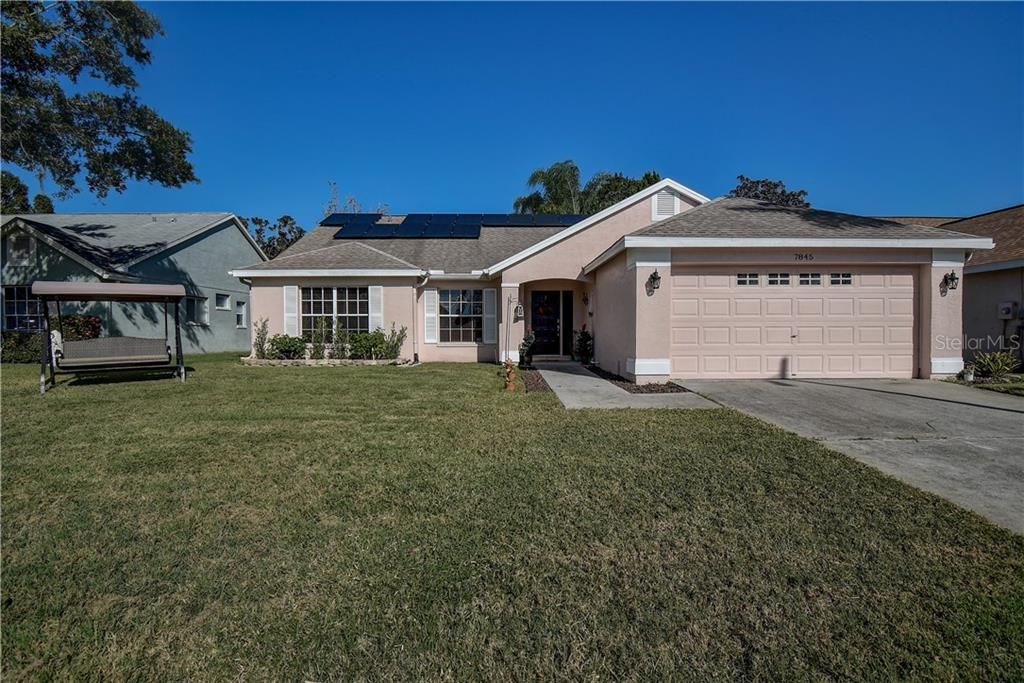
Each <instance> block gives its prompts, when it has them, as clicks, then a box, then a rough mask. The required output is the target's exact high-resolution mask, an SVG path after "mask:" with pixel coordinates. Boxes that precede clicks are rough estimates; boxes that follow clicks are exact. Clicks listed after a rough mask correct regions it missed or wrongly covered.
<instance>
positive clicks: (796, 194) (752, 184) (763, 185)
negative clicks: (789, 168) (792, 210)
mask: <svg viewBox="0 0 1024 683" xmlns="http://www.w3.org/2000/svg"><path fill="white" fill-rule="evenodd" d="M736 180H737V181H738V182H737V183H736V187H734V188H733V189H732V190H730V191H729V196H730V197H746V198H747V199H760V200H761V201H764V202H771V203H772V204H778V205H780V206H793V207H797V208H800V209H806V208H807V207H809V206H810V205H811V203H810V202H808V201H807V200H806V199H804V197H806V196H807V190H787V189H786V184H785V183H784V182H782V181H781V180H768V179H767V178H761V179H759V180H755V179H753V178H748V177H747V176H745V175H738V176H736Z"/></svg>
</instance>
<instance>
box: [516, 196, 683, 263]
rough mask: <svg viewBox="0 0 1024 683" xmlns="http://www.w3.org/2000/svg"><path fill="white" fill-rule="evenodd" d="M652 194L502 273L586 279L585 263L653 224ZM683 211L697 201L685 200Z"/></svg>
mask: <svg viewBox="0 0 1024 683" xmlns="http://www.w3.org/2000/svg"><path fill="white" fill-rule="evenodd" d="M652 201H653V199H652V198H647V199H644V200H642V201H640V202H637V203H636V204H633V205H632V206H628V207H626V208H624V209H622V210H621V211H619V212H617V213H614V214H612V215H611V216H608V217H607V218H605V219H604V220H602V221H599V222H598V223H595V224H593V225H591V226H590V227H588V228H586V229H585V230H582V231H580V232H578V233H576V234H575V235H572V236H571V237H568V238H566V239H564V240H562V241H561V242H558V243H557V244H554V245H552V246H550V247H548V248H547V249H545V250H544V251H541V252H538V253H537V254H534V255H533V256H531V257H530V258H528V259H526V260H525V261H520V262H519V263H517V264H515V265H514V266H511V267H510V268H508V269H506V270H505V271H504V272H503V273H502V278H503V279H504V281H505V282H519V283H523V282H529V281H531V280H542V279H551V278H564V279H569V280H575V279H585V277H584V276H583V267H584V266H586V265H587V264H588V263H590V262H591V261H593V260H594V259H595V258H597V257H598V256H600V255H601V254H602V253H603V252H604V251H605V250H606V249H608V248H609V247H610V246H612V244H614V243H615V241H616V240H618V239H619V238H620V237H622V236H623V235H626V234H629V233H631V232H635V231H636V230H639V229H640V228H643V227H646V226H648V225H650V224H651V223H652V222H653V221H652V220H651V202H652ZM680 205H681V208H682V210H683V211H686V210H689V209H691V208H693V206H694V204H692V203H689V202H687V201H686V200H681V202H680Z"/></svg>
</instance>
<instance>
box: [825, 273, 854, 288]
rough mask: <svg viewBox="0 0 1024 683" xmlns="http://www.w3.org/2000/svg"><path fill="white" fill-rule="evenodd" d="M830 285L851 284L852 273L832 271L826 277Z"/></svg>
mask: <svg viewBox="0 0 1024 683" xmlns="http://www.w3.org/2000/svg"><path fill="white" fill-rule="evenodd" d="M828 283H829V284H830V285H852V284H853V273H832V275H830V276H829V278H828Z"/></svg>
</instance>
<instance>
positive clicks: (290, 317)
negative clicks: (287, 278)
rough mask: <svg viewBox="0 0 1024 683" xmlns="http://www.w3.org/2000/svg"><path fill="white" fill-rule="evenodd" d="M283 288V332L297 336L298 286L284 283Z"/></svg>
mask: <svg viewBox="0 0 1024 683" xmlns="http://www.w3.org/2000/svg"><path fill="white" fill-rule="evenodd" d="M283 289H284V333H285V334H287V335H290V336H292V337H297V336H299V288H298V287H297V286H296V285H285V286H284V287H283Z"/></svg>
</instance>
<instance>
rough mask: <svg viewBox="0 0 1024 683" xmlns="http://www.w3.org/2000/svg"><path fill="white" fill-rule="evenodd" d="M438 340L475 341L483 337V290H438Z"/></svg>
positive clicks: (479, 340)
mask: <svg viewBox="0 0 1024 683" xmlns="http://www.w3.org/2000/svg"><path fill="white" fill-rule="evenodd" d="M437 295H438V307H437V310H438V322H439V323H440V325H439V327H440V332H441V335H440V341H441V342H442V343H443V342H475V343H477V344H479V343H481V342H482V341H483V337H484V290H482V289H441V290H438V293H437Z"/></svg>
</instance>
